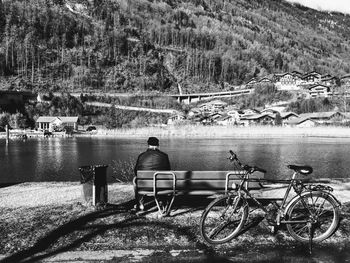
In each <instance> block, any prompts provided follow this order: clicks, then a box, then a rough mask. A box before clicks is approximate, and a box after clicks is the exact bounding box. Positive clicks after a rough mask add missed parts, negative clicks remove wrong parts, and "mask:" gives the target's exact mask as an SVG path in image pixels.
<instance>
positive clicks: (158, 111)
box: [85, 102, 180, 114]
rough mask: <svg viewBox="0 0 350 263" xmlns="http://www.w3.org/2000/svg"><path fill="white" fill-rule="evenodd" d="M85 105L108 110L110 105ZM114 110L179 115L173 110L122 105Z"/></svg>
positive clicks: (96, 103) (92, 103)
mask: <svg viewBox="0 0 350 263" xmlns="http://www.w3.org/2000/svg"><path fill="white" fill-rule="evenodd" d="M85 104H86V105H89V106H94V107H104V108H110V107H112V104H110V103H104V102H85ZM114 107H115V108H116V109H120V110H134V111H148V112H155V113H166V114H180V112H179V111H178V110H174V109H151V108H142V107H132V106H122V105H114Z"/></svg>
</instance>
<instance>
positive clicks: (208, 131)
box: [75, 125, 350, 139]
mask: <svg viewBox="0 0 350 263" xmlns="http://www.w3.org/2000/svg"><path fill="white" fill-rule="evenodd" d="M75 136H77V137H84V136H90V137H95V136H96V137H102V136H106V137H116V138H118V137H120V138H127V137H131V138H135V137H147V136H158V137H161V138H174V137H175V138H189V137H190V138H222V139H227V138H300V137H316V138H350V128H348V127H310V128H298V127H276V126H249V127H237V126H193V125H189V126H172V127H145V128H135V129H131V128H130V129H123V128H121V129H114V130H99V131H98V132H97V133H94V134H77V135H75Z"/></svg>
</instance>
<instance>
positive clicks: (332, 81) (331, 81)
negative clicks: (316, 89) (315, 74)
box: [321, 74, 337, 86]
mask: <svg viewBox="0 0 350 263" xmlns="http://www.w3.org/2000/svg"><path fill="white" fill-rule="evenodd" d="M321 84H323V85H325V86H334V85H336V84H337V78H336V77H333V76H331V75H330V74H326V75H324V76H322V78H321Z"/></svg>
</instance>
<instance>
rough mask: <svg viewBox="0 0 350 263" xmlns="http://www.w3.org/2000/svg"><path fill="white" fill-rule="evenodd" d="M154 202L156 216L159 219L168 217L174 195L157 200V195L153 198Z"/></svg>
mask: <svg viewBox="0 0 350 263" xmlns="http://www.w3.org/2000/svg"><path fill="white" fill-rule="evenodd" d="M154 200H155V202H156V204H157V208H158V215H159V216H160V217H164V216H168V215H169V214H170V210H171V208H172V206H173V203H174V200H175V195H172V196H171V197H170V196H169V197H165V198H159V197H157V195H155V196H154Z"/></svg>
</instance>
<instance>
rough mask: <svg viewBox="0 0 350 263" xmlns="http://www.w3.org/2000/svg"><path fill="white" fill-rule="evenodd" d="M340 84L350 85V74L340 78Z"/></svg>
mask: <svg viewBox="0 0 350 263" xmlns="http://www.w3.org/2000/svg"><path fill="white" fill-rule="evenodd" d="M340 84H341V85H346V86H350V74H348V75H345V76H342V77H341V78H340Z"/></svg>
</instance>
